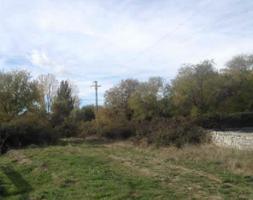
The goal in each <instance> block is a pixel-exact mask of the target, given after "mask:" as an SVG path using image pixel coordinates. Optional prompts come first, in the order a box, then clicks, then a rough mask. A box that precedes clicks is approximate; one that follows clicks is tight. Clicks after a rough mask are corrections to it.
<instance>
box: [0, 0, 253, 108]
mask: <svg viewBox="0 0 253 200" xmlns="http://www.w3.org/2000/svg"><path fill="white" fill-rule="evenodd" d="M252 19H253V1H252V0H219V1H215V0H180V1H179V0H0V69H1V70H4V71H8V70H13V69H26V70H28V71H29V72H31V74H32V75H33V77H37V76H38V75H40V74H47V73H52V74H54V75H55V76H56V77H57V79H59V80H62V79H68V80H71V81H72V83H74V84H75V85H77V87H78V89H79V96H80V98H81V104H82V105H85V104H92V103H93V102H94V88H91V87H90V86H91V85H92V82H93V81H95V80H97V81H98V82H99V84H100V85H101V87H100V88H99V103H100V104H102V103H103V94H104V92H105V91H106V90H107V89H109V88H111V87H112V86H113V85H115V84H117V83H119V81H120V80H121V79H126V78H137V79H140V80H146V79H147V78H148V77H150V76H162V77H163V78H164V79H165V80H168V81H169V80H171V79H173V78H174V77H175V76H176V74H177V71H178V69H179V68H180V67H181V66H182V65H183V64H185V63H193V64H194V63H198V62H201V61H203V60H205V59H213V60H214V61H215V63H216V67H217V68H222V67H224V65H225V63H226V62H227V61H228V60H229V59H230V58H231V57H233V56H235V55H237V54H242V53H244V54H250V53H253V37H252V35H253V20H252Z"/></svg>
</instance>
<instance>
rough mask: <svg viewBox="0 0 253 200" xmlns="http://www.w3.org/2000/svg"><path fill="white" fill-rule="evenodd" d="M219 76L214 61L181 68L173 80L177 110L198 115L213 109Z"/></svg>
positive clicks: (174, 101) (173, 98) (173, 100)
mask: <svg viewBox="0 0 253 200" xmlns="http://www.w3.org/2000/svg"><path fill="white" fill-rule="evenodd" d="M218 78H219V75H218V72H216V71H215V70H214V67H213V62H212V61H208V60H207V61H204V62H201V63H199V64H196V65H186V66H185V67H183V68H181V69H180V70H179V73H178V75H177V77H176V78H175V79H174V80H173V82H172V102H173V104H174V107H175V109H176V112H177V113H178V114H183V115H189V114H191V115H198V114H203V113H206V112H208V111H210V110H212V109H213V108H212V107H211V105H213V104H214V101H215V96H216V82H217V79H218Z"/></svg>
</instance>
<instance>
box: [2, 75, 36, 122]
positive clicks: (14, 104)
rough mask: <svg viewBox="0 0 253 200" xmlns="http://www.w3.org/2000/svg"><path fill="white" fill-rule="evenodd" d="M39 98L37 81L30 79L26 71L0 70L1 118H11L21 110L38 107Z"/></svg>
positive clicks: (19, 113)
mask: <svg viewBox="0 0 253 200" xmlns="http://www.w3.org/2000/svg"><path fill="white" fill-rule="evenodd" d="M40 99H41V98H40V92H39V89H38V85H37V82H36V81H33V80H31V76H30V74H29V73H28V72H26V71H11V72H6V73H5V72H0V115H1V119H4V118H6V119H8V118H10V119H12V118H13V117H15V116H18V115H21V114H22V113H23V112H27V111H31V110H34V109H38V108H39V105H40ZM4 116H5V117H4Z"/></svg>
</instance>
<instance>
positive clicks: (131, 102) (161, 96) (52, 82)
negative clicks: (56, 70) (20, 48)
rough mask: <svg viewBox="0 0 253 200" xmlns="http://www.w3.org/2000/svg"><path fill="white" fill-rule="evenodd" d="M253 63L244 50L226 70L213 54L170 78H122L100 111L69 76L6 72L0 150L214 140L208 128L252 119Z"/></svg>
mask: <svg viewBox="0 0 253 200" xmlns="http://www.w3.org/2000/svg"><path fill="white" fill-rule="evenodd" d="M252 66H253V56H252V55H240V56H236V57H234V58H232V59H231V60H230V61H228V62H227V66H226V68H225V69H222V70H217V69H215V64H214V62H213V61H209V60H206V61H203V62H201V63H199V64H195V65H193V64H186V65H184V66H183V67H182V68H181V69H180V70H179V73H178V75H177V76H176V77H175V79H173V80H172V81H170V82H166V81H165V80H164V79H162V78H161V77H151V78H149V79H148V80H147V81H138V80H135V79H126V80H122V81H121V82H120V83H119V84H117V85H116V86H114V87H112V88H111V89H109V90H108V91H106V93H105V105H104V106H101V107H100V109H99V110H98V111H96V112H95V111H94V109H93V107H92V106H85V107H82V108H80V106H79V100H78V96H77V94H76V88H75V86H74V85H73V84H71V83H70V82H69V81H66V80H62V81H61V82H60V84H58V83H59V82H58V81H57V80H56V78H55V77H54V75H52V74H47V75H40V76H39V77H38V78H37V79H32V77H31V76H30V74H29V73H28V72H26V71H10V72H0V149H1V153H4V152H6V151H7V150H8V149H11V148H13V147H15V148H18V147H22V146H26V145H30V144H51V143H52V142H56V141H57V139H59V138H62V137H73V136H79V137H87V136H90V135H97V136H101V137H106V138H110V139H127V138H130V137H134V138H135V139H136V140H142V139H146V140H147V141H148V143H155V144H156V145H175V146H177V147H182V146H184V145H187V144H200V143H203V142H206V141H208V138H207V137H206V132H205V131H204V129H203V128H218V129H223V128H239V127H242V126H253V121H252V119H253V69H252ZM201 127H203V128H201Z"/></svg>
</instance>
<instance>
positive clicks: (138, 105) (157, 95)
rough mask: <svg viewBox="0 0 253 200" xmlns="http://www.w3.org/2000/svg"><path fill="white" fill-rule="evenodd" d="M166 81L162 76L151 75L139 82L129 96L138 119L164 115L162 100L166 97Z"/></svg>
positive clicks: (130, 103)
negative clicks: (144, 80)
mask: <svg viewBox="0 0 253 200" xmlns="http://www.w3.org/2000/svg"><path fill="white" fill-rule="evenodd" d="M165 88H166V89H168V88H167V87H165V84H164V81H163V80H162V78H161V77H151V78H150V79H149V80H148V81H147V82H142V83H140V84H139V86H138V87H137V89H136V90H135V92H134V93H133V94H132V95H131V97H130V98H129V102H128V103H129V107H130V109H131V110H132V111H133V115H134V118H135V119H137V120H151V119H152V118H155V117H159V116H161V115H162V113H163V110H161V108H162V100H163V98H164V97H165V96H164V95H165V93H166V92H165Z"/></svg>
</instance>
